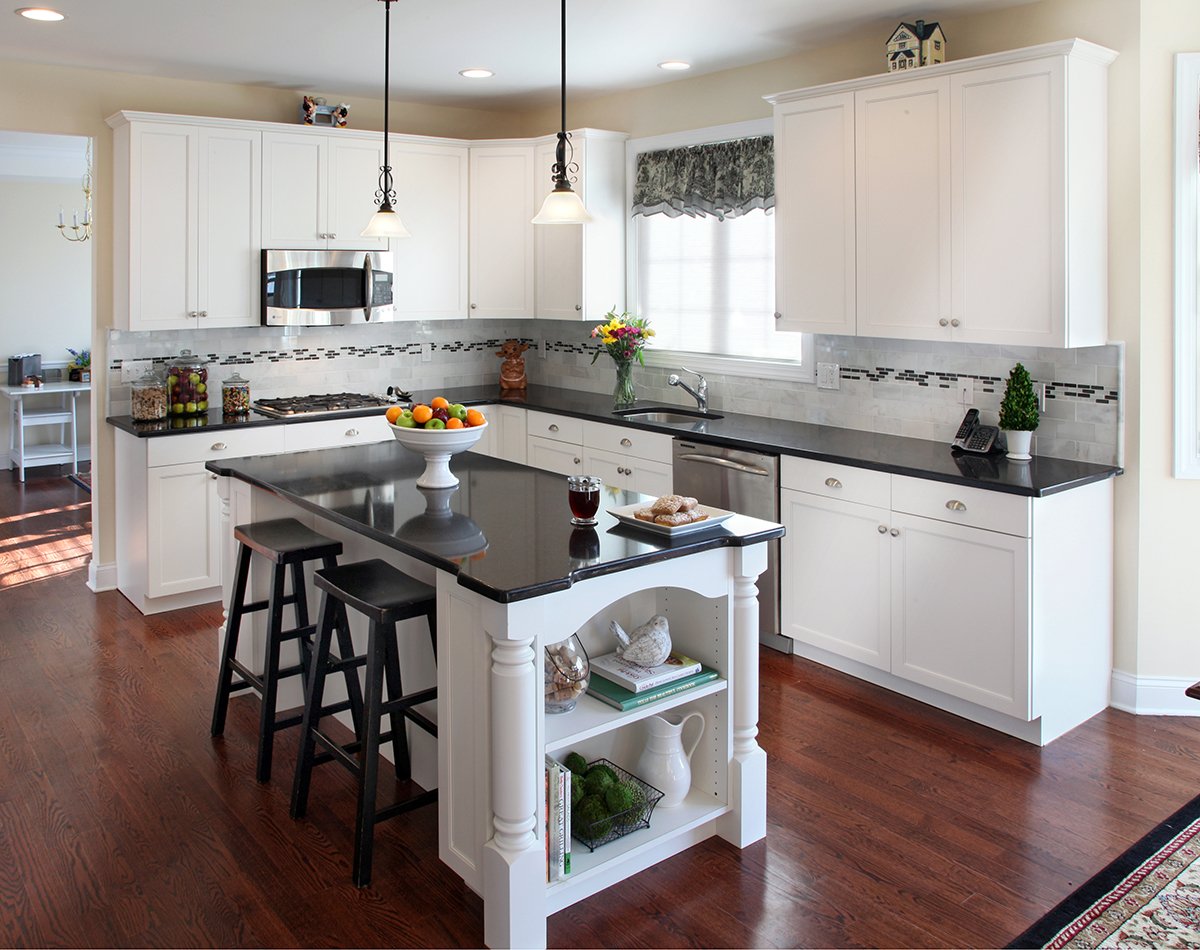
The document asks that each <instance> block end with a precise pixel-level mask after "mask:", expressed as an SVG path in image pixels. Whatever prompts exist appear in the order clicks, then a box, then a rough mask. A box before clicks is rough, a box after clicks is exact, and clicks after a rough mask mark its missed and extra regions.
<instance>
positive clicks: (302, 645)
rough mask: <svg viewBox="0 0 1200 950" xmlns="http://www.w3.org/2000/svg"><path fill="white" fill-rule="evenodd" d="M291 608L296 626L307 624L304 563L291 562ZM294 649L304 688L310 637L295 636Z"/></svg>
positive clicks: (305, 625) (309, 661) (309, 662)
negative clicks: (297, 657)
mask: <svg viewBox="0 0 1200 950" xmlns="http://www.w3.org/2000/svg"><path fill="white" fill-rule="evenodd" d="M292 597H293V603H292V609H293V611H295V619H296V626H297V628H299V627H307V626H308V588H307V587H306V586H305V584H304V563H303V562H302V561H293V562H292ZM296 650H297V653H298V655H299V658H300V685H301V689H304V688H305V685H306V684H307V682H308V679H307V677H308V671H309V668H310V666H311V658H312V637H311V636H303V637H297V638H296Z"/></svg>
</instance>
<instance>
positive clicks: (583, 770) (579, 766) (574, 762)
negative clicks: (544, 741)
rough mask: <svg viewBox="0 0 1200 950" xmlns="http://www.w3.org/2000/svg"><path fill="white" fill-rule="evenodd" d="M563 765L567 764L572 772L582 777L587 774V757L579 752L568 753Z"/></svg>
mask: <svg viewBox="0 0 1200 950" xmlns="http://www.w3.org/2000/svg"><path fill="white" fill-rule="evenodd" d="M563 765H565V766H566V767H567V768H568V769H570V770H571V771H572V772H574V773H575V774H576V775H578V776H580V777H581V778H582V777H583V776H584V775H587V770H588V764H587V759H585V758H584V757H583V756H582V755H580V754H579V753H578V752H569V753H567V757H566V759H564V760H563Z"/></svg>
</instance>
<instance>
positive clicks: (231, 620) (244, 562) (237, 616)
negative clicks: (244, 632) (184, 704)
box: [212, 544, 250, 736]
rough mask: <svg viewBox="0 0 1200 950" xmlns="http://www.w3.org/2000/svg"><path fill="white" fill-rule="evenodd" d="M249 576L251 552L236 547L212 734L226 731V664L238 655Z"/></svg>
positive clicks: (229, 670) (229, 683) (229, 680)
mask: <svg viewBox="0 0 1200 950" xmlns="http://www.w3.org/2000/svg"><path fill="white" fill-rule="evenodd" d="M249 574H250V549H249V548H248V547H246V545H244V544H239V545H238V556H237V567H236V569H235V574H234V578H233V592H232V593H231V594H230V595H229V611H228V613H227V614H226V616H225V643H224V644H223V645H222V647H221V669H220V672H219V673H218V674H217V698H216V700H215V701H214V703H213V714H212V735H214V736H219V735H221V734H222V733H223V732H224V731H225V714H226V712H227V711H228V710H229V693H230V691H231V690H232V689H233V667H232V666H231V665H230V663H229V661H230V660H231V659H233V658H234V657H235V656H236V655H237V646H238V633H239V631H240V629H241V625H242V613H243V610H242V605H243V604H244V603H245V602H246V578H247V577H248V576H249Z"/></svg>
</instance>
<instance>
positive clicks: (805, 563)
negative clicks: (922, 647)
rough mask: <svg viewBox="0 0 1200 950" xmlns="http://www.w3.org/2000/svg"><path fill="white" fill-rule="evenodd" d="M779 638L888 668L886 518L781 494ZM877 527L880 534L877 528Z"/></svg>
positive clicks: (878, 512) (879, 512) (877, 511)
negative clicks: (782, 531)
mask: <svg viewBox="0 0 1200 950" xmlns="http://www.w3.org/2000/svg"><path fill="white" fill-rule="evenodd" d="M779 496H780V509H781V512H780V513H781V517H782V519H783V523H784V525H785V526H786V527H787V534H786V535H784V537H783V541H782V548H781V551H780V565H781V570H782V572H783V574H782V584H781V590H782V604H781V606H782V612H783V624H782V627H783V634H784V635H785V636H789V637H793V638H795V639H796V640H799V641H801V642H804V643H809V644H812V645H813V646H816V647H820V648H821V649H824V650H829V651H830V652H831V653H836V654H838V655H839V656H844V657H848V658H849V659H851V660H857V661H858V662H860V663H865V664H867V665H868V666H873V667H876V668H878V669H881V670H887V669H889V668H890V666H891V659H892V658H891V610H892V608H891V593H890V592H891V576H892V571H891V560H890V557H891V543H890V542H892V541H893V539H892V538H891V537H890V536H889V534H888V533H887V529H888V526H889V519H890V517H891V513H890V512H889V511H887V510H886V509H882V508H874V507H871V506H870V505H860V504H856V503H853V502H846V501H841V500H838V499H834V498H822V497H820V496H819V495H810V494H808V493H807V492H798V491H791V490H788V489H784V490H783V491H781V492H780V493H779ZM881 529H882V530H881Z"/></svg>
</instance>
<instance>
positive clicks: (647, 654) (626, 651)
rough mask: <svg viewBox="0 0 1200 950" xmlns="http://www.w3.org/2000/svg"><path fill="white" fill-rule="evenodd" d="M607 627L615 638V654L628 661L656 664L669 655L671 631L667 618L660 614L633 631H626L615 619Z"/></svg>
mask: <svg viewBox="0 0 1200 950" xmlns="http://www.w3.org/2000/svg"><path fill="white" fill-rule="evenodd" d="M608 629H609V630H611V631H612V632H613V635H614V636H616V638H617V656H619V657H621V659H623V660H628V661H629V662H630V663H636V664H637V665H638V666H645V667H651V666H658V665H659V664H660V663H665V662H666V660H667V657H668V656H670V655H671V632H670V630H669V629H668V627H667V618H666V617H664V616H662V615H661V614H655V615H654V616H653V617H651V618H650V619H649V620H647V621H646V622H645V623H644V624H642V625H641V626H640V627H635V628H634V631H633V633H626V632H625V631H624V629H623V628H622V627H621V625H620V624H619V623H617V622H616V621H615V620H614V621H612V622H611V623H610V624H609V625H608Z"/></svg>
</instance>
